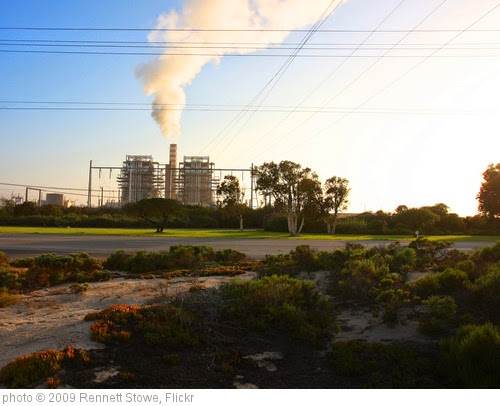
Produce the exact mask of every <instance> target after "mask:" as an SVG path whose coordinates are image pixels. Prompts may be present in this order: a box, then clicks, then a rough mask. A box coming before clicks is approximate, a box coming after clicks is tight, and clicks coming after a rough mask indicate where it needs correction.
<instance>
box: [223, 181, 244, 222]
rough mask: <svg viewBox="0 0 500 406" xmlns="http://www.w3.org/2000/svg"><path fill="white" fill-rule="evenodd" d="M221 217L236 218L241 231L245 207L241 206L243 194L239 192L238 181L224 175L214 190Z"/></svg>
mask: <svg viewBox="0 0 500 406" xmlns="http://www.w3.org/2000/svg"><path fill="white" fill-rule="evenodd" d="M216 194H217V197H218V199H219V202H220V205H221V208H222V210H223V215H224V214H226V215H227V216H229V217H238V218H239V220H240V231H243V212H244V210H245V208H246V206H245V205H244V204H243V197H244V195H245V193H244V192H242V191H241V188H240V181H239V180H238V178H237V177H236V176H233V175H226V176H224V180H223V181H222V183H221V184H220V185H218V186H217V190H216Z"/></svg>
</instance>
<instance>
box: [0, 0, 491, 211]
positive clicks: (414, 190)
mask: <svg viewBox="0 0 500 406" xmlns="http://www.w3.org/2000/svg"><path fill="white" fill-rule="evenodd" d="M227 1H229V0H213V1H212V0H204V1H201V0H184V1H181V0H178V1H159V0H142V1H141V2H140V3H138V2H136V1H132V0H127V1H125V0H108V1H105V2H103V1H92V0H87V1H71V2H68V1H50V0H47V1H44V2H33V1H23V0H19V1H16V2H9V1H0V28H6V27H11V28H12V27H24V28H26V27H52V28H54V27H80V28H141V29H144V30H143V31H33V30H4V29H2V30H0V77H1V80H0V182H3V183H16V184H23V185H25V184H29V185H44V186H50V187H55V186H57V187H71V188H82V189H85V188H86V187H87V181H88V167H89V161H90V160H92V161H93V164H94V165H102V166H120V165H121V162H122V161H123V160H124V158H125V156H126V155H127V154H148V155H149V154H151V155H153V157H154V159H155V160H157V161H159V162H162V163H166V162H167V159H168V145H169V143H170V142H177V143H178V145H179V159H182V156H183V155H199V154H202V155H210V158H211V160H212V161H214V162H215V166H216V167H217V168H249V167H250V165H251V164H252V163H253V164H255V165H260V164H262V163H264V162H269V161H280V160H285V159H286V160H291V161H295V162H298V163H300V164H302V165H303V166H307V167H310V168H312V169H313V170H314V171H316V172H317V173H318V175H319V177H320V179H322V180H323V181H324V180H326V179H327V178H329V177H331V176H334V175H335V176H341V177H345V178H347V179H348V180H349V182H350V183H349V184H350V187H351V194H350V199H349V201H350V205H349V210H348V211H350V212H362V211H365V210H372V211H377V210H384V211H389V212H390V211H394V209H395V208H396V207H397V206H398V205H400V204H405V205H407V206H409V207H419V206H423V205H433V204H436V203H441V202H442V203H445V204H447V205H448V206H449V207H450V210H451V211H452V212H456V213H458V214H460V215H463V216H468V215H475V214H476V213H477V200H476V199H475V197H476V195H477V193H478V191H479V188H480V184H481V181H482V172H484V170H485V169H486V167H487V166H488V164H490V163H497V162H499V161H500V159H499V151H500V137H499V134H498V133H499V128H500V126H499V124H500V123H499V120H500V119H499V117H500V106H499V103H498V98H497V95H498V94H499V93H500V76H499V75H498V72H499V71H500V32H499V31H494V30H495V29H498V27H500V24H499V23H500V7H499V8H497V9H495V10H494V11H492V12H491V13H490V14H488V15H487V16H486V17H484V18H483V19H481V20H480V21H478V22H477V24H475V25H473V26H472V27H469V26H470V25H471V24H472V23H473V22H475V21H476V20H478V19H479V18H480V17H482V16H483V15H484V14H486V13H487V12H488V11H489V10H491V9H493V7H495V6H496V5H497V4H499V3H500V1H499V0H476V1H474V2H470V1H465V0H447V1H445V2H444V4H443V5H442V6H441V7H439V8H438V9H437V10H436V11H435V12H434V13H432V14H431V15H430V17H429V18H428V19H426V20H425V21H424V22H423V23H422V24H421V25H419V26H418V29H419V30H420V31H419V32H412V33H408V31H409V30H412V29H413V28H414V27H415V26H416V25H417V24H418V23H419V22H420V21H422V20H423V19H424V18H425V17H426V16H427V15H428V14H429V13H431V12H432V11H433V10H434V9H435V8H436V7H437V6H438V5H439V4H440V3H442V1H443V0H404V1H403V2H402V0H379V1H376V2H374V1H371V0H347V1H344V2H343V3H342V4H340V5H339V6H338V7H337V8H336V9H335V11H334V12H333V13H332V14H331V15H329V16H328V18H327V19H326V20H324V21H323V24H322V26H321V28H320V29H321V30H336V31H334V32H317V33H315V34H314V35H312V36H311V38H309V40H308V43H307V44H308V45H309V46H311V47H314V46H317V47H323V48H325V47H330V48H335V47H337V48H339V47H340V48H344V49H342V50H338V49H337V50H310V49H309V50H308V49H303V50H302V51H300V52H299V54H298V55H299V56H298V57H296V58H295V59H293V61H292V62H291V64H290V66H289V67H288V69H287V70H286V71H285V72H284V73H283V75H282V76H281V77H280V79H279V81H277V82H276V83H274V82H273V87H272V89H271V90H270V92H269V94H268V95H267V97H266V98H265V99H264V100H262V99H260V100H258V101H257V103H256V104H255V105H254V106H259V103H261V104H260V105H261V106H280V107H277V108H269V109H271V110H273V109H274V110H280V109H281V110H280V111H271V112H269V111H267V112H262V111H260V112H256V113H255V114H252V113H247V114H245V115H244V116H243V118H242V119H241V120H239V121H237V122H236V125H235V126H234V127H231V123H232V120H233V119H234V118H235V117H236V116H237V114H238V112H239V111H240V110H241V109H242V107H238V106H246V105H247V104H248V103H249V102H250V101H251V100H252V99H253V98H254V97H255V96H256V95H257V94H258V92H259V91H260V90H261V89H263V88H264V86H265V85H266V83H268V82H269V81H270V80H271V78H273V77H274V76H275V75H276V73H277V72H278V71H279V69H280V67H282V65H283V63H284V62H285V60H286V58H281V57H264V56H259V55H263V54H266V53H267V54H270V53H280V54H287V55H288V54H290V53H291V52H292V51H293V49H294V48H295V45H286V44H287V43H290V44H296V43H298V42H300V41H301V40H302V39H303V38H304V37H305V35H306V34H307V33H306V32H290V33H289V32H286V31H285V32H281V33H280V34H279V35H278V34H276V37H274V35H275V33H274V34H273V33H271V34H269V33H268V34H262V35H261V36H260V37H259V38H258V41H259V42H262V43H268V42H273V43H274V45H272V46H273V47H276V46H280V44H281V46H282V47H283V48H284V49H283V50H280V51H275V50H272V51H261V50H259V51H254V50H251V49H249V50H247V51H246V52H248V53H246V54H245V55H246V56H241V57H235V56H231V55H226V56H223V55H222V54H218V56H216V57H213V58H210V57H199V56H195V57H192V58H191V59H189V58H188V59H182V58H186V57H176V56H170V57H162V58H160V59H159V56H147V55H88V54H44V53H14V52H2V51H5V50H21V49H23V50H28V49H30V50H47V49H49V48H43V47H25V46H24V47H23V46H19V45H17V46H16V45H13V44H14V43H15V42H16V41H17V42H20V41H18V40H25V41H28V40H29V41H31V40H57V41H73V40H79V41H83V40H86V41H144V42H147V41H148V40H149V41H158V40H172V38H174V39H176V38H181V39H182V40H183V41H185V40H189V39H190V40H193V39H194V40H196V41H201V40H203V39H204V37H203V35H205V34H203V33H201V34H199V33H195V34H193V33H187V34H186V33H182V32H181V33H180V34H179V33H175V32H174V33H169V32H167V33H165V34H162V33H158V32H155V33H153V34H151V32H150V30H149V29H150V28H155V27H156V26H157V25H158V24H159V27H173V26H175V27H184V26H186V24H190V23H191V25H190V26H189V28H196V27H197V26H194V25H192V24H194V23H195V24H198V28H217V29H221V28H226V27H230V28H234V27H240V26H243V25H242V24H243V23H241V22H240V20H238V19H236V18H234V16H231V15H226V14H221V13H220V12H219V8H221V7H222V9H224V7H223V6H224V3H225V2H227ZM288 1H289V2H290V3H289V6H288V7H287V9H286V10H285V9H279V7H280V1H278V0H253V1H252V2H249V0H238V1H237V0H231V2H232V4H235V10H236V11H235V13H236V12H238V13H240V11H241V10H247V9H248V10H250V12H252V13H255V16H256V17H255V18H253V19H252V20H251V23H249V24H250V25H249V26H250V27H254V26H258V24H260V23H263V24H264V26H265V27H273V28H280V29H283V30H289V29H297V28H300V29H310V28H311V26H312V25H313V24H314V22H315V21H316V19H317V18H318V17H320V15H321V14H322V13H323V11H324V10H325V8H326V6H327V5H329V3H330V1H328V0H315V1H310V2H297V0H288ZM401 2H402V3H401ZM299 3H300V4H302V6H300V4H299ZM336 3H337V2H335V3H334V4H336ZM400 3H401V5H400V6H399V7H398V5H399V4H400ZM304 5H305V6H304ZM239 6H241V8H238V7H239ZM266 7H267V8H266ZM294 7H295V8H294ZM301 7H306V9H301ZM396 7H398V8H397V9H396V11H394V12H393V13H392V14H391V12H392V11H393V10H394V9H395V8H396ZM332 8H333V6H332V7H331V8H330V11H331V9H332ZM248 10H247V11H248ZM228 13H229V12H228ZM240 14H241V13H240ZM240 14H238V15H240ZM252 15H253V14H252ZM160 16H161V17H160ZM388 16H389V17H388ZM174 17H175V18H174ZM384 20H385V21H384ZM245 21H246V20H245ZM215 23H216V26H214V25H210V24H215ZM381 23H382V24H381ZM169 24H170V25H169ZM252 24H257V25H252ZM380 24H381V25H380ZM467 28H469V31H463V32H461V31H459V30H465V29H467ZM375 29H378V30H385V32H375V33H372V34H371V35H370V32H371V31H372V30H375ZM338 30H344V31H343V32H339V31H338ZM346 30H351V31H350V32H345V31H346ZM352 30H354V31H363V32H352ZM424 30H425V31H424ZM436 30H440V31H439V32H437V31H436ZM450 30H458V31H450ZM471 30H474V31H471ZM387 31H391V32H387ZM176 35H177V37H175V36H176ZM207 35H208V34H207ZM214 35H215V36H214ZM248 35H250V34H248V33H246V34H245V35H243V36H242V34H241V33H240V34H238V33H234V32H218V33H216V34H213V33H211V34H210V37H209V40H210V41H212V42H215V41H220V42H250V41H249V39H253V40H254V41H256V40H255V37H254V35H255V33H253V34H252V36H248ZM259 35H260V34H259ZM278 37H279V38H278ZM281 37H282V38H281ZM455 37H456V38H455ZM205 39H206V38H205ZM363 41H365V42H364V46H365V47H366V46H370V47H373V48H377V47H381V48H384V47H385V48H384V49H383V50H372V51H366V50H365V51H363V50H358V51H357V52H355V53H354V54H353V55H358V56H357V57H355V56H352V57H350V58H347V55H349V54H350V53H351V52H352V50H353V48H355V47H357V46H358V45H359V44H360V43H362V42H363ZM398 41H400V42H399V45H398V46H400V47H401V48H405V49H401V50H393V51H390V52H389V53H388V54H387V55H388V56H387V57H383V58H379V56H380V55H383V54H385V53H386V52H387V51H388V50H389V48H390V47H391V46H393V45H394V44H398ZM282 42H283V43H282ZM60 44H62V43H60ZM352 44H354V45H352ZM420 44H423V45H420ZM445 44H446V46H445V48H446V49H443V50H439V48H440V47H442V46H444V45H445ZM349 47H350V48H349ZM285 48H291V50H289V49H285ZM450 48H459V49H454V50H453V49H450ZM481 48H482V49H481ZM485 48H488V49H485ZM50 49H52V50H58V51H59V50H61V49H64V50H67V49H69V48H67V47H66V48H64V47H59V48H55V47H53V48H50ZM71 49H73V48H71ZM78 50H81V48H80V49H78ZM101 50H102V49H101ZM120 50H121V49H119V48H113V49H109V48H106V49H105V51H110V52H120ZM127 50H128V49H127ZM136 51H137V49H136V50H134V52H136ZM153 51H154V52H158V50H154V49H153ZM196 51H197V52H200V50H199V49H198V50H196ZM141 52H149V51H148V50H147V49H145V50H144V49H143V50H142V51H141ZM166 52H173V51H172V50H168V51H166ZM177 52H178V51H177ZM201 52H203V50H201ZM312 54H315V55H326V54H329V55H338V57H335V58H333V57H303V56H300V55H312ZM367 55H369V57H367ZM403 55H404V56H405V57H401V56H403ZM429 55H434V56H431V57H427V56H429ZM359 56H363V57H359ZM389 56H392V57H389ZM394 56H398V57H394ZM193 64H194V65H196V64H198V65H199V66H198V65H196V66H194V67H193ZM158 69H164V70H165V71H166V73H165V72H163V71H160V73H161V72H163V73H162V74H158ZM141 72H142V73H141ZM144 72H146V73H144ZM151 72H152V73H151ZM176 75H177V76H176ZM358 77H359V78H358ZM399 77H401V79H399V80H396V79H398V78H399ZM179 78H180V79H179ZM182 81H184V82H182ZM178 82H179V83H180V82H182V83H181V85H179V86H177V87H175V86H174V85H176V84H178ZM393 82H394V83H393ZM266 89H267V90H269V89H270V88H269V87H268V88H266ZM314 89H317V90H316V91H314V92H313V90H314ZM172 92H174V93H172ZM307 96H309V97H308V98H307V99H306V101H305V102H304V103H303V104H301V102H302V101H303V100H304V99H305V98H306V97H307ZM157 98H158V99H157ZM155 100H160V101H161V102H162V103H172V102H173V101H176V102H177V101H178V100H180V104H181V105H183V104H186V105H187V106H188V108H187V109H186V110H184V111H178V112H177V113H176V114H175V117H173V124H175V125H174V127H170V124H169V125H168V126H167V127H168V128H169V129H171V128H174V129H176V130H175V131H173V130H172V131H171V130H167V131H166V130H165V128H166V127H164V128H163V131H162V128H161V126H160V125H159V121H158V120H156V121H155V120H154V119H153V118H152V117H151V109H150V106H149V105H148V104H149V103H151V102H153V101H155ZM27 101H38V102H47V101H57V102H93V103H96V102H100V103H141V104H140V107H141V108H142V110H135V111H102V110H97V111H96V110H85V111H67V110H11V109H6V108H9V107H19V106H23V107H26V106H28V107H37V106H52V107H54V106H63V107H64V106H67V105H66V104H60V105H47V104H43V105H41V104H25V103H24V104H21V103H17V104H16V103H12V102H27ZM7 102H9V103H7ZM200 104H202V105H211V106H213V105H229V107H226V108H225V109H226V110H233V111H210V112H207V111H190V105H200ZM72 106H74V105H72ZM80 106H81V105H80ZM283 106H285V107H286V108H285V107H283ZM322 106H325V107H324V108H323V109H322V110H321V111H320V112H318V113H317V114H313V112H315V111H318V110H320V109H319V108H320V107H322ZM101 107H102V105H101ZM181 107H182V106H181ZM210 108H211V109H213V107H210ZM294 108H297V110H298V111H296V112H293V113H291V114H290V110H293V109H294ZM332 108H337V111H332ZM338 109H341V111H340V112H339V110H338ZM219 110H220V109H219ZM283 110H287V111H285V112H284V111H283ZM305 110H307V111H305ZM349 112H350V113H349ZM346 113H349V114H346ZM177 119H178V122H176V121H175V120H177ZM228 125H229V127H228ZM225 128H230V129H231V130H230V131H226V132H223V130H224V129H225ZM165 133H166V134H165ZM165 135H166V136H168V137H169V139H168V138H167V137H165ZM115 175H116V173H112V174H111V179H110V178H109V176H107V174H101V177H99V176H98V174H95V176H94V179H93V183H94V187H95V188H99V187H101V186H102V187H105V188H113V187H114V183H113V179H114V177H115ZM246 181H247V180H244V182H246ZM12 192H15V193H17V192H19V193H21V194H24V189H23V188H16V187H12V186H5V185H0V196H10V195H11V193H12ZM80 193H81V194H85V192H83V191H82V192H80ZM30 197H31V198H32V199H35V198H36V195H35V194H33V195H32V196H31V195H30ZM68 197H69V196H68ZM72 198H74V199H77V201H78V202H79V203H81V204H83V203H85V201H86V198H85V197H84V196H78V195H75V196H73V197H72ZM107 198H109V199H112V198H113V196H112V195H111V194H110V195H109V196H107Z"/></svg>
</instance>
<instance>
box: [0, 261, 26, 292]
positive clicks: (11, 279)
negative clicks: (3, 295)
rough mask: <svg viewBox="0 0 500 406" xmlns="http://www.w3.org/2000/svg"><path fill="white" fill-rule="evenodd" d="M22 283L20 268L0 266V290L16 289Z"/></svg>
mask: <svg viewBox="0 0 500 406" xmlns="http://www.w3.org/2000/svg"><path fill="white" fill-rule="evenodd" d="M21 285H22V276H21V272H20V271H19V270H15V269H12V268H2V267H1V266H0V292H2V291H5V292H7V291H15V290H18V289H19V288H20V287H21Z"/></svg>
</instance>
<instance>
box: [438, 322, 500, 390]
mask: <svg viewBox="0 0 500 406" xmlns="http://www.w3.org/2000/svg"><path fill="white" fill-rule="evenodd" d="M440 345H441V349H442V351H443V354H444V356H443V362H442V368H443V371H444V372H445V373H446V375H447V376H448V377H450V379H451V380H452V383H453V384H454V385H456V387H460V388H492V389H498V387H500V375H499V371H500V333H499V329H498V327H497V326H494V325H493V324H491V323H486V324H482V325H471V324H469V325H465V326H462V327H460V328H459V329H458V331H457V333H456V335H455V336H454V337H450V338H446V339H442V340H441V342H440Z"/></svg>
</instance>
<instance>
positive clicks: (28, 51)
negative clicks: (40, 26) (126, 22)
mask: <svg viewBox="0 0 500 406" xmlns="http://www.w3.org/2000/svg"><path fill="white" fill-rule="evenodd" d="M439 50H440V51H441V50H442V48H439ZM0 53H22V54H61V55H64V54H66V55H71V54H73V55H129V56H210V57H247V58H248V57H250V58H255V57H272V58H290V57H292V56H293V54H226V53H223V52H221V53H158V52H98V51H39V50H22V49H19V50H18V49H16V50H13V49H0ZM378 56H379V55H332V54H300V55H296V56H294V58H295V57H299V58H346V57H349V58H376V57H378ZM427 56H428V55H385V56H384V58H424V57H427ZM432 57H434V58H497V57H500V54H484V55H472V54H471V55H468V54H465V55H432Z"/></svg>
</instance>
